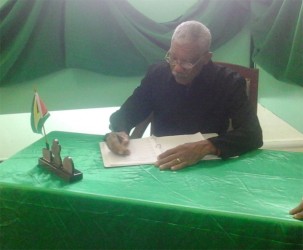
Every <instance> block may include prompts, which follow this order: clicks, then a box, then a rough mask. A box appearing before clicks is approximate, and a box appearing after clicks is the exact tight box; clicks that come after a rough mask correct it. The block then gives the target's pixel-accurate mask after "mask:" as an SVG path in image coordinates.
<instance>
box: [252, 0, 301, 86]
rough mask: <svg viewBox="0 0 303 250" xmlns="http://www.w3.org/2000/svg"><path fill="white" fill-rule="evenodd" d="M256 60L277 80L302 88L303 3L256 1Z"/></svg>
mask: <svg viewBox="0 0 303 250" xmlns="http://www.w3.org/2000/svg"><path fill="white" fill-rule="evenodd" d="M251 4H252V8H251V9H252V21H251V34H252V37H253V40H254V46H255V49H254V54H253V60H254V62H255V63H257V64H258V65H260V66H261V67H262V68H263V69H264V70H266V71H267V72H268V73H270V74H271V75H273V76H274V77H275V78H277V79H279V80H281V81H286V82H292V83H297V84H300V85H302V86H303V1H302V0H291V1H289V0H274V1H273V0H254V1H252V2H251Z"/></svg>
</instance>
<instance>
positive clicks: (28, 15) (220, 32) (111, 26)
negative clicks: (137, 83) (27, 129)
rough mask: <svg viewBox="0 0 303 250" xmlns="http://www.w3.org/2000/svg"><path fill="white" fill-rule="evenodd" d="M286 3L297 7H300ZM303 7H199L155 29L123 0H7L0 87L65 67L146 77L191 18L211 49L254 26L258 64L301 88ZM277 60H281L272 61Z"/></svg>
mask: <svg viewBox="0 0 303 250" xmlns="http://www.w3.org/2000/svg"><path fill="white" fill-rule="evenodd" d="M287 2H296V6H292V5H291V4H289V3H287ZM300 3H302V1H301V0H292V1H286V0H284V1H283V0H254V1H250V0H229V1H221V0H200V1H197V2H196V3H195V4H194V5H193V6H192V7H191V8H189V9H187V10H184V14H183V15H181V16H180V17H178V18H176V19H175V20H172V21H170V22H166V23H157V22H155V21H153V20H151V19H149V18H148V17H146V16H144V15H143V14H142V13H140V12H139V11H138V10H136V9H135V8H134V7H133V6H132V5H131V4H130V3H128V1H126V0H85V1H83V0H51V1H50V0H39V1H37V0H23V1H17V0H9V1H8V2H7V3H6V4H5V5H4V6H3V7H2V8H1V9H0V22H1V23H0V35H1V46H0V55H1V57H0V67H1V72H0V84H1V83H7V82H21V81H24V80H29V79H33V78H37V77H40V76H43V75H45V74H48V73H52V72H55V71H57V70H60V69H64V68H81V69H86V70H91V71H95V72H98V73H102V74H108V75H116V76H132V75H141V74H143V73H144V72H145V71H146V68H147V67H148V65H150V64H151V63H154V62H156V61H158V60H161V59H162V58H163V57H164V55H165V53H166V51H167V50H168V48H169V46H170V38H171V35H172V33H173V30H174V28H175V27H176V26H177V25H178V24H180V23H181V22H183V21H186V20H193V19H194V20H198V21H201V22H203V23H205V24H206V25H207V26H208V27H209V28H210V30H211V32H212V35H213V45H212V49H213V50H215V49H217V48H219V47H220V46H222V45H223V44H224V43H226V42H227V41H229V40H230V39H231V38H233V37H234V36H235V35H236V34H237V33H238V32H239V31H240V30H241V29H242V28H243V27H244V26H245V25H247V23H248V22H249V21H251V30H252V36H253V39H254V44H255V51H254V60H255V61H256V62H257V63H258V64H260V65H261V66H262V67H263V68H264V69H265V70H267V71H268V72H270V73H271V74H273V75H274V76H276V77H277V78H280V79H283V80H285V81H291V82H296V83H299V82H300V81H301V78H302V76H300V73H301V72H302V57H301V58H300V56H298V53H299V52H301V55H302V54H303V53H302V6H300ZM168 11H169V10H168ZM289 11H291V16H290V15H289ZM251 15H252V19H250V17H251ZM286 18H287V20H286V21H285V19H286ZM299 18H301V21H300V19H299ZM264 22H265V25H264ZM286 23H287V25H286ZM280 34H283V35H280ZM281 38H282V39H281ZM278 49H280V51H278ZM277 54H278V55H279V60H276V58H275V57H274V56H273V55H277ZM282 68H283V70H281V69H282ZM301 82H302V81H301Z"/></svg>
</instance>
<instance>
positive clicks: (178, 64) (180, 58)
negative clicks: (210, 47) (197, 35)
mask: <svg viewBox="0 0 303 250" xmlns="http://www.w3.org/2000/svg"><path fill="white" fill-rule="evenodd" d="M210 58H211V53H210V52H208V51H206V52H203V51H201V48H200V46H199V45H198V44H197V43H190V44H189V43H187V44H178V43H177V42H176V41H173V42H172V44H171V47H170V50H169V61H170V68H171V72H172V74H173V76H174V77H175V80H176V82H177V83H179V84H182V85H190V84H191V83H192V81H193V79H194V78H195V77H196V76H197V75H198V74H199V73H200V71H201V69H202V67H203V66H204V65H205V64H206V63H208V61H209V60H210ZM188 64H191V65H192V66H193V67H192V68H187V67H186V66H187V65H188Z"/></svg>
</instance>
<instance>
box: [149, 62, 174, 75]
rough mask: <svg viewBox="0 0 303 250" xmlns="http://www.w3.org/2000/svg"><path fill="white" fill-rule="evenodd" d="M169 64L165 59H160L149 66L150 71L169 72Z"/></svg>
mask: <svg viewBox="0 0 303 250" xmlns="http://www.w3.org/2000/svg"><path fill="white" fill-rule="evenodd" d="M168 71H169V64H168V63H167V62H165V61H159V62H156V63H153V64H152V65H150V66H149V68H148V72H154V73H156V72H168Z"/></svg>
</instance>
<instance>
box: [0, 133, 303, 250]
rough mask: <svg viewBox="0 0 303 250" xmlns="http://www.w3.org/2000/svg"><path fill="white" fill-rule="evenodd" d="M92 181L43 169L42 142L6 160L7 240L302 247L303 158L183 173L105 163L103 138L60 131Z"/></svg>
mask: <svg viewBox="0 0 303 250" xmlns="http://www.w3.org/2000/svg"><path fill="white" fill-rule="evenodd" d="M48 138H49V140H52V139H55V138H58V139H59V141H60V144H61V145H62V151H61V153H62V157H65V156H67V155H69V156H72V157H73V160H74V163H75V167H76V169H78V170H80V171H81V172H83V180H81V181H79V182H76V183H73V184H68V183H66V182H64V181H62V180H60V179H59V178H58V177H56V176H54V175H52V174H50V173H49V172H47V171H46V170H44V169H41V168H39V167H37V162H38V158H39V157H41V148H42V147H43V146H44V141H43V139H41V140H39V141H37V142H35V143H34V144H32V145H30V146H29V147H27V148H25V149H24V150H22V151H21V152H19V153H17V154H16V155H14V156H13V157H11V158H10V159H9V160H7V161H5V162H3V163H1V164H0V192H1V193H0V202H1V203H0V209H1V210H0V215H1V221H0V237H1V238H0V240H1V241H0V246H1V248H2V249H13V248H48V249H50V248H56V249H64V248H69V249H76V248H87V249H93V248H94V249H96V248H98V249H110V248H116V249H117V248H119V249H121V248H124V249H126V248H128V249H129V248H132V249H134V248H135V249H143V248H153V249H160V248H178V249H180V248H186V249H189V248H199V249H202V248H209V249H302V248H303V238H302V233H303V221H298V220H295V219H293V218H292V217H291V216H290V215H289V214H288V211H289V210H290V209H291V208H293V207H294V206H296V205H297V204H298V202H299V201H300V199H301V197H302V195H303V185H302V184H303V183H302V182H303V154H302V153H290V152H278V151H266V150H257V151H254V152H251V153H249V154H246V155H243V156H241V157H239V158H235V159H230V160H226V161H222V160H215V161H203V162H201V163H199V164H198V165H196V166H193V167H189V168H186V169H184V170H181V171H176V172H173V171H159V169H158V168H156V167H154V166H152V165H144V166H132V167H120V168H111V169H106V168H104V167H103V162H102V158H101V154H100V151H99V145H98V143H99V141H101V140H102V138H103V137H102V136H98V135H86V134H77V133H67V132H51V133H50V134H49V135H48Z"/></svg>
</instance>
